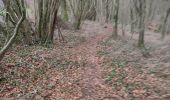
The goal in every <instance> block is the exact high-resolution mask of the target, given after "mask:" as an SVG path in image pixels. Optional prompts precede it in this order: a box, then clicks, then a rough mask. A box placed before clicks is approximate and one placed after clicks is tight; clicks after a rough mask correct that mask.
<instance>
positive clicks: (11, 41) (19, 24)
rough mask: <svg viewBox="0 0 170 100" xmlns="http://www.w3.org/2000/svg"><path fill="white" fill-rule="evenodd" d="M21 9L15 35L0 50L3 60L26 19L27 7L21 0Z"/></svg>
mask: <svg viewBox="0 0 170 100" xmlns="http://www.w3.org/2000/svg"><path fill="white" fill-rule="evenodd" d="M19 10H20V11H21V14H22V15H21V18H20V19H19V21H18V23H17V24H16V27H15V29H14V32H13V35H12V37H11V38H10V39H9V41H8V42H7V44H6V45H5V46H4V47H3V48H2V50H1V51H0V61H1V60H2V58H3V57H4V55H5V53H6V52H7V50H8V49H9V48H10V47H11V45H12V44H13V43H14V40H15V38H16V36H17V34H18V31H19V28H20V26H21V24H22V22H23V21H24V19H25V17H26V11H25V7H24V1H23V0H21V1H20V6H19Z"/></svg>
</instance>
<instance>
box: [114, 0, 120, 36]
mask: <svg viewBox="0 0 170 100" xmlns="http://www.w3.org/2000/svg"><path fill="white" fill-rule="evenodd" d="M118 17H119V0H115V7H114V25H113V26H114V27H113V37H114V38H115V39H116V38H117V37H118Z"/></svg>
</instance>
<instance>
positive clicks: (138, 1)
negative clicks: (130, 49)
mask: <svg viewBox="0 0 170 100" xmlns="http://www.w3.org/2000/svg"><path fill="white" fill-rule="evenodd" d="M134 6H135V9H136V13H137V15H138V18H139V26H138V27H139V40H138V46H139V47H142V48H143V47H145V44H144V34H145V14H146V0H134Z"/></svg>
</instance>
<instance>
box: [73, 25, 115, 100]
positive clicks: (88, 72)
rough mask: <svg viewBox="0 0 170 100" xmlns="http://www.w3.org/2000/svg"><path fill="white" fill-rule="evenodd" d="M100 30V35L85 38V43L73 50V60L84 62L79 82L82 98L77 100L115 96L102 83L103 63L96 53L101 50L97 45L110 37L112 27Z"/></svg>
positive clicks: (93, 99) (95, 99) (92, 99)
mask: <svg viewBox="0 0 170 100" xmlns="http://www.w3.org/2000/svg"><path fill="white" fill-rule="evenodd" d="M102 29H103V30H98V31H100V33H97V35H94V36H93V35H92V36H90V37H87V40H86V42H84V43H83V44H81V45H79V46H77V47H76V48H74V49H73V51H76V52H77V55H75V56H76V57H75V58H78V59H77V61H79V62H80V61H81V60H83V61H85V62H86V64H85V66H84V67H83V73H82V77H81V78H82V79H81V81H80V87H81V92H82V96H80V97H79V98H77V100H98V99H99V98H100V99H102V100H103V99H104V97H107V95H112V96H115V95H113V94H114V93H112V92H111V91H112V90H111V88H109V87H107V86H106V85H105V83H104V80H103V78H102V71H103V68H102V64H101V62H103V61H102V58H100V57H99V56H98V55H97V52H98V51H99V50H100V49H101V48H99V46H98V43H99V42H101V41H103V40H106V39H108V38H109V37H110V35H111V32H112V27H108V28H102ZM96 31H97V30H96ZM73 59H74V58H73Z"/></svg>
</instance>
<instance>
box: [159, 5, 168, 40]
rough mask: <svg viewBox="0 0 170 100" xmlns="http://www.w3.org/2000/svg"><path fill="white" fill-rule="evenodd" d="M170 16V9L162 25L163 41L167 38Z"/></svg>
mask: <svg viewBox="0 0 170 100" xmlns="http://www.w3.org/2000/svg"><path fill="white" fill-rule="evenodd" d="M169 15H170V8H169V9H168V10H167V12H166V16H165V19H164V21H163V24H162V29H161V33H162V39H164V38H165V34H166V25H167V21H168V17H169Z"/></svg>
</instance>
